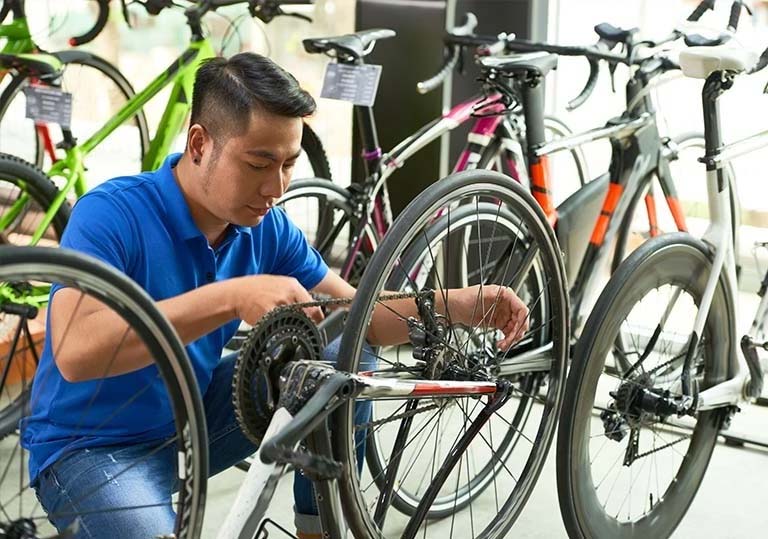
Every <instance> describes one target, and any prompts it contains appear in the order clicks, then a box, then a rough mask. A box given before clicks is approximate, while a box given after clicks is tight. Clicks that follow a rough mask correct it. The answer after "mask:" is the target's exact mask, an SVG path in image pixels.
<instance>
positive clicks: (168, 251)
mask: <svg viewBox="0 0 768 539" xmlns="http://www.w3.org/2000/svg"><path fill="white" fill-rule="evenodd" d="M179 158H180V155H178V154H177V155H172V156H170V157H168V158H167V159H166V160H165V162H164V163H163V166H162V167H161V168H160V169H159V170H157V171H155V172H145V173H142V174H139V175H137V176H127V177H120V178H115V179H113V180H110V181H108V182H105V183H103V184H102V185H100V186H98V187H96V188H95V189H93V190H92V191H90V192H88V193H87V194H86V195H85V196H83V197H82V198H80V200H78V202H77V204H76V205H75V208H74V210H73V212H72V216H71V219H70V221H69V223H68V224H67V228H66V230H65V232H64V236H63V238H62V240H61V245H62V247H68V248H71V249H75V250H78V251H81V252H84V253H87V254H89V255H91V256H94V257H96V258H98V259H100V260H102V261H104V262H106V263H108V264H110V265H112V266H114V267H116V268H117V269H119V270H120V271H122V272H123V273H125V274H127V275H128V276H129V277H131V278H132V279H133V280H134V281H136V282H137V283H138V284H139V286H141V287H142V288H143V289H144V290H146V291H147V293H148V294H149V295H150V296H151V297H152V298H153V299H155V300H158V301H159V300H163V299H167V298H171V297H174V296H178V295H179V294H183V293H184V292H188V291H190V290H193V289H195V288H197V287H200V286H203V285H205V284H208V283H211V282H214V281H221V280H224V279H229V278H231V277H240V276H243V275H253V274H272V275H288V276H292V277H295V278H296V279H297V280H298V281H299V282H300V283H301V284H302V285H303V286H304V287H305V288H307V289H311V288H314V287H315V286H316V285H317V284H318V283H319V282H320V281H321V280H322V279H323V277H325V275H326V273H327V271H328V268H327V266H326V265H325V263H324V262H323V260H322V258H321V257H320V255H319V254H318V253H317V251H315V250H314V249H313V248H312V247H311V246H310V245H309V244H308V243H307V241H306V239H305V237H304V235H303V234H302V233H301V231H300V230H299V229H298V228H297V227H296V226H295V225H293V223H291V221H290V220H289V219H288V218H287V216H286V215H285V213H284V212H283V211H282V210H281V209H273V210H271V211H269V213H267V215H266V216H265V217H264V219H263V220H262V222H261V223H259V225H257V226H255V227H241V226H235V225H230V227H229V229H228V230H227V234H226V236H225V238H224V240H223V241H222V242H221V244H220V245H218V246H217V247H216V248H215V249H214V248H212V247H211V246H210V245H209V244H208V241H207V239H206V238H205V236H203V234H202V233H201V232H200V230H199V229H198V228H197V225H195V222H194V221H193V220H192V216H191V214H190V212H189V207H188V206H187V203H186V201H185V199H184V196H183V195H182V193H181V190H180V189H179V187H178V185H177V184H176V180H175V178H174V175H173V171H172V167H174V166H175V165H176V163H177V162H178V160H179ZM58 288H59V287H57V286H54V287H53V288H52V290H51V297H53V295H54V294H55V293H56V291H57V290H58ZM239 323H240V321H239V320H233V321H232V322H229V323H227V324H225V325H224V326H222V327H220V328H218V329H216V330H215V331H212V332H211V333H209V334H207V335H205V336H204V337H201V338H199V339H198V340H196V341H194V342H192V343H190V344H188V345H187V346H186V350H187V353H188V354H189V359H190V360H191V362H192V365H193V367H194V371H195V375H196V376H197V383H198V384H199V386H200V391H201V393H203V394H205V392H206V390H207V388H208V385H209V384H210V381H211V377H212V373H213V370H214V368H215V367H216V365H217V363H218V362H219V359H220V357H221V354H222V350H223V348H224V345H225V344H226V343H227V342H229V340H230V339H231V338H232V336H233V335H234V333H235V331H236V330H237V327H238V325H239ZM116 346H117V343H116ZM109 359H110V358H105V362H107V361H109ZM31 402H32V411H31V414H30V416H29V417H28V418H27V419H25V425H23V429H22V432H23V436H22V445H23V446H24V447H25V448H27V449H28V450H29V453H30V458H29V472H30V479H31V480H34V478H35V477H37V474H38V473H39V472H40V471H42V470H44V469H45V468H46V467H48V466H49V465H50V464H52V463H54V462H55V461H56V460H57V459H58V458H60V457H61V456H62V455H63V454H64V453H66V452H68V451H70V450H73V449H78V448H84V447H97V446H108V445H120V444H129V443H139V442H146V441H150V440H156V439H162V438H166V437H168V436H172V435H174V434H175V432H176V430H175V426H174V424H173V413H172V410H171V407H170V403H169V401H168V399H167V392H166V390H165V387H164V385H163V382H162V380H161V379H160V377H159V374H158V371H157V368H156V367H155V366H154V365H150V366H148V367H145V368H143V369H140V370H138V371H134V372H131V373H128V374H124V375H120V376H115V377H111V378H102V379H98V380H93V381H87V382H77V383H70V382H67V381H66V380H65V379H64V378H63V377H62V376H61V373H60V372H59V370H58V368H57V367H56V363H55V362H54V361H53V355H52V351H51V342H50V331H47V332H46V339H45V346H44V350H43V353H42V355H41V357H40V364H39V366H38V369H37V372H36V374H35V380H34V384H33V387H32V398H31Z"/></svg>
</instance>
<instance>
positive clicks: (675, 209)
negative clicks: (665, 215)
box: [667, 197, 688, 232]
mask: <svg viewBox="0 0 768 539" xmlns="http://www.w3.org/2000/svg"><path fill="white" fill-rule="evenodd" d="M667 204H668V205H669V211H670V212H672V218H673V219H674V220H675V226H677V229H678V230H679V231H680V232H688V227H687V226H686V225H685V214H684V213H683V208H682V206H680V201H679V200H677V199H676V198H674V197H667Z"/></svg>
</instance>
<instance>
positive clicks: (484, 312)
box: [312, 271, 528, 350]
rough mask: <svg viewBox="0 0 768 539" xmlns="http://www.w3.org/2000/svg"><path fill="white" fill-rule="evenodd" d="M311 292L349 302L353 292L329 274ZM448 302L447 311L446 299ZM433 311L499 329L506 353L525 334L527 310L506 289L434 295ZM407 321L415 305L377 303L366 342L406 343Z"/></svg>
mask: <svg viewBox="0 0 768 539" xmlns="http://www.w3.org/2000/svg"><path fill="white" fill-rule="evenodd" d="M312 291H313V292H318V293H321V294H326V295H328V296H331V297H334V298H351V297H353V296H354V295H355V292H356V290H355V289H354V288H353V287H352V286H351V285H350V284H349V283H347V282H346V281H344V279H342V278H341V277H340V276H338V275H337V274H335V273H334V272H332V271H329V272H328V273H327V274H326V276H325V278H323V280H322V281H320V283H319V284H318V285H317V286H316V287H315V288H313V289H312ZM446 298H447V299H448V308H447V309H446V307H445V303H446V302H445V299H446ZM435 304H436V305H435V310H436V311H437V312H438V314H443V315H446V314H447V315H449V316H450V319H451V321H452V322H453V323H457V322H460V323H464V324H466V325H469V326H474V325H477V324H485V325H487V326H488V327H491V328H496V329H500V330H501V331H502V332H503V333H504V339H502V340H501V341H500V342H499V347H501V348H502V349H503V350H506V349H507V348H509V347H510V346H512V344H514V343H515V342H517V341H518V340H520V338H522V336H523V334H524V333H525V331H527V330H528V321H527V318H528V309H527V308H526V306H525V304H524V303H523V302H522V301H521V300H520V298H518V297H517V295H516V294H515V293H514V292H513V291H512V290H511V289H509V288H507V287H500V286H496V285H488V286H483V287H482V288H480V287H476V286H475V287H468V288H462V289H453V290H446V291H444V292H443V293H441V292H440V291H436V292H435ZM410 317H417V318H418V312H417V309H416V302H415V301H414V300H413V299H411V298H407V299H397V300H389V301H385V302H380V303H378V304H377V305H376V307H375V308H374V310H373V317H372V320H371V325H370V327H369V328H368V335H367V336H366V338H367V339H368V342H369V343H370V344H372V345H374V346H379V345H395V344H403V343H406V342H408V324H407V323H406V321H407V320H408V318H410Z"/></svg>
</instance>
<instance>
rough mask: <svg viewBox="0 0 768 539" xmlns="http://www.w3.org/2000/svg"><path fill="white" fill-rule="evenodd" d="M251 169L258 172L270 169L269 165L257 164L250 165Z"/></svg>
mask: <svg viewBox="0 0 768 539" xmlns="http://www.w3.org/2000/svg"><path fill="white" fill-rule="evenodd" d="M249 165H250V167H251V168H253V169H256V170H264V169H265V168H269V165H259V164H256V163H249Z"/></svg>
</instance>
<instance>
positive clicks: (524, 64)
mask: <svg viewBox="0 0 768 539" xmlns="http://www.w3.org/2000/svg"><path fill="white" fill-rule="evenodd" d="M480 64H481V65H482V66H484V67H490V68H493V69H497V70H499V71H501V72H503V73H507V74H509V75H523V74H526V73H531V74H535V75H540V76H542V77H544V76H546V75H547V73H549V72H550V71H551V70H553V69H555V68H556V67H557V55H556V54H551V53H549V52H531V53H526V54H516V55H514V56H489V57H486V58H482V59H481V60H480Z"/></svg>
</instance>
